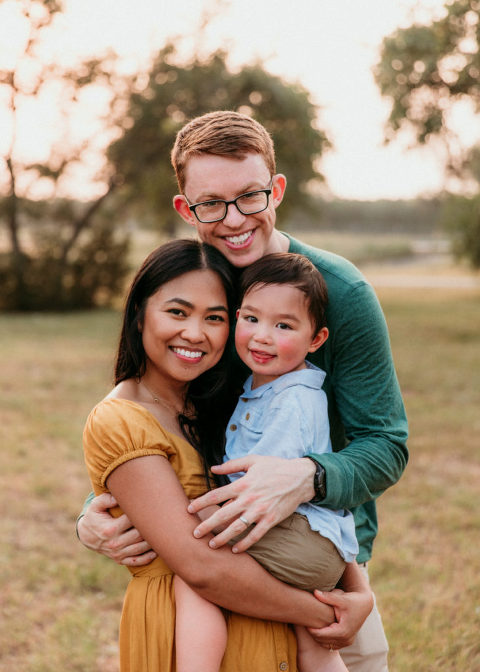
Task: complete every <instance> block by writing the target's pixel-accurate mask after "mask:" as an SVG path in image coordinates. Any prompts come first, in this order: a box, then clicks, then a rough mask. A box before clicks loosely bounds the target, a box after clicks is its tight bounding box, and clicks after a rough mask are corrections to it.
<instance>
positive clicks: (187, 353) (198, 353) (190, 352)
mask: <svg viewBox="0 0 480 672" xmlns="http://www.w3.org/2000/svg"><path fill="white" fill-rule="evenodd" d="M172 350H173V352H176V353H177V355H181V356H182V357H190V359H196V358H197V357H201V356H202V355H203V352H202V351H201V350H185V349H184V348H172Z"/></svg>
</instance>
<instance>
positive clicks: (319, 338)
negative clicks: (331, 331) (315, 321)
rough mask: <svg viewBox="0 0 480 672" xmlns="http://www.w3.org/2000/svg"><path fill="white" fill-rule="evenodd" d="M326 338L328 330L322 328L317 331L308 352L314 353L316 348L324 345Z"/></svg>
mask: <svg viewBox="0 0 480 672" xmlns="http://www.w3.org/2000/svg"><path fill="white" fill-rule="evenodd" d="M327 338H328V329H327V327H323V328H322V329H320V331H318V332H317V333H316V334H315V336H314V337H313V339H312V342H311V344H310V347H309V348H308V352H315V350H318V348H319V347H320V346H321V345H323V344H324V343H325V341H326V340H327Z"/></svg>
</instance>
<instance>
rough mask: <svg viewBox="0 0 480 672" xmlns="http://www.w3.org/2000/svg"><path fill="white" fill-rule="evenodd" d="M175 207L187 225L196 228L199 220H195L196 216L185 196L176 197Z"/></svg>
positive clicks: (174, 198)
mask: <svg viewBox="0 0 480 672" xmlns="http://www.w3.org/2000/svg"><path fill="white" fill-rule="evenodd" d="M173 207H174V208H175V210H176V211H177V212H178V214H179V215H180V217H181V218H182V219H183V220H184V221H185V222H187V224H191V225H192V226H196V223H197V220H196V219H195V215H194V214H193V212H192V211H191V210H190V208H189V207H188V203H187V199H186V198H185V196H183V195H182V194H177V195H176V196H174V197H173Z"/></svg>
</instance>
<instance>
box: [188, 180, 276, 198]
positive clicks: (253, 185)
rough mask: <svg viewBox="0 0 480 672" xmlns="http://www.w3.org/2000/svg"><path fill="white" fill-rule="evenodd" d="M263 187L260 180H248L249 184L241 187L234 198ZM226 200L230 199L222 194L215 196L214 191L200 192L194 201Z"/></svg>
mask: <svg viewBox="0 0 480 672" xmlns="http://www.w3.org/2000/svg"><path fill="white" fill-rule="evenodd" d="M263 188H264V186H263V183H262V182H260V181H256V182H250V183H249V184H247V185H246V186H245V187H243V189H241V190H240V191H239V192H238V194H237V196H235V198H237V197H238V196H241V195H242V194H248V193H249V192H250V191H259V190H261V189H263ZM228 200H230V199H228V198H223V196H217V194H215V192H205V193H204V194H200V196H199V197H198V200H197V201H194V202H195V203H203V202H204V201H228Z"/></svg>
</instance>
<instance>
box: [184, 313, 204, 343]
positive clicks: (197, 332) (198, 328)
mask: <svg viewBox="0 0 480 672" xmlns="http://www.w3.org/2000/svg"><path fill="white" fill-rule="evenodd" d="M182 336H183V338H185V339H186V340H188V341H191V342H192V343H197V342H199V341H203V339H204V331H203V324H202V321H201V320H197V319H193V318H190V319H189V320H187V321H186V322H185V323H184V325H183V330H182Z"/></svg>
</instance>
